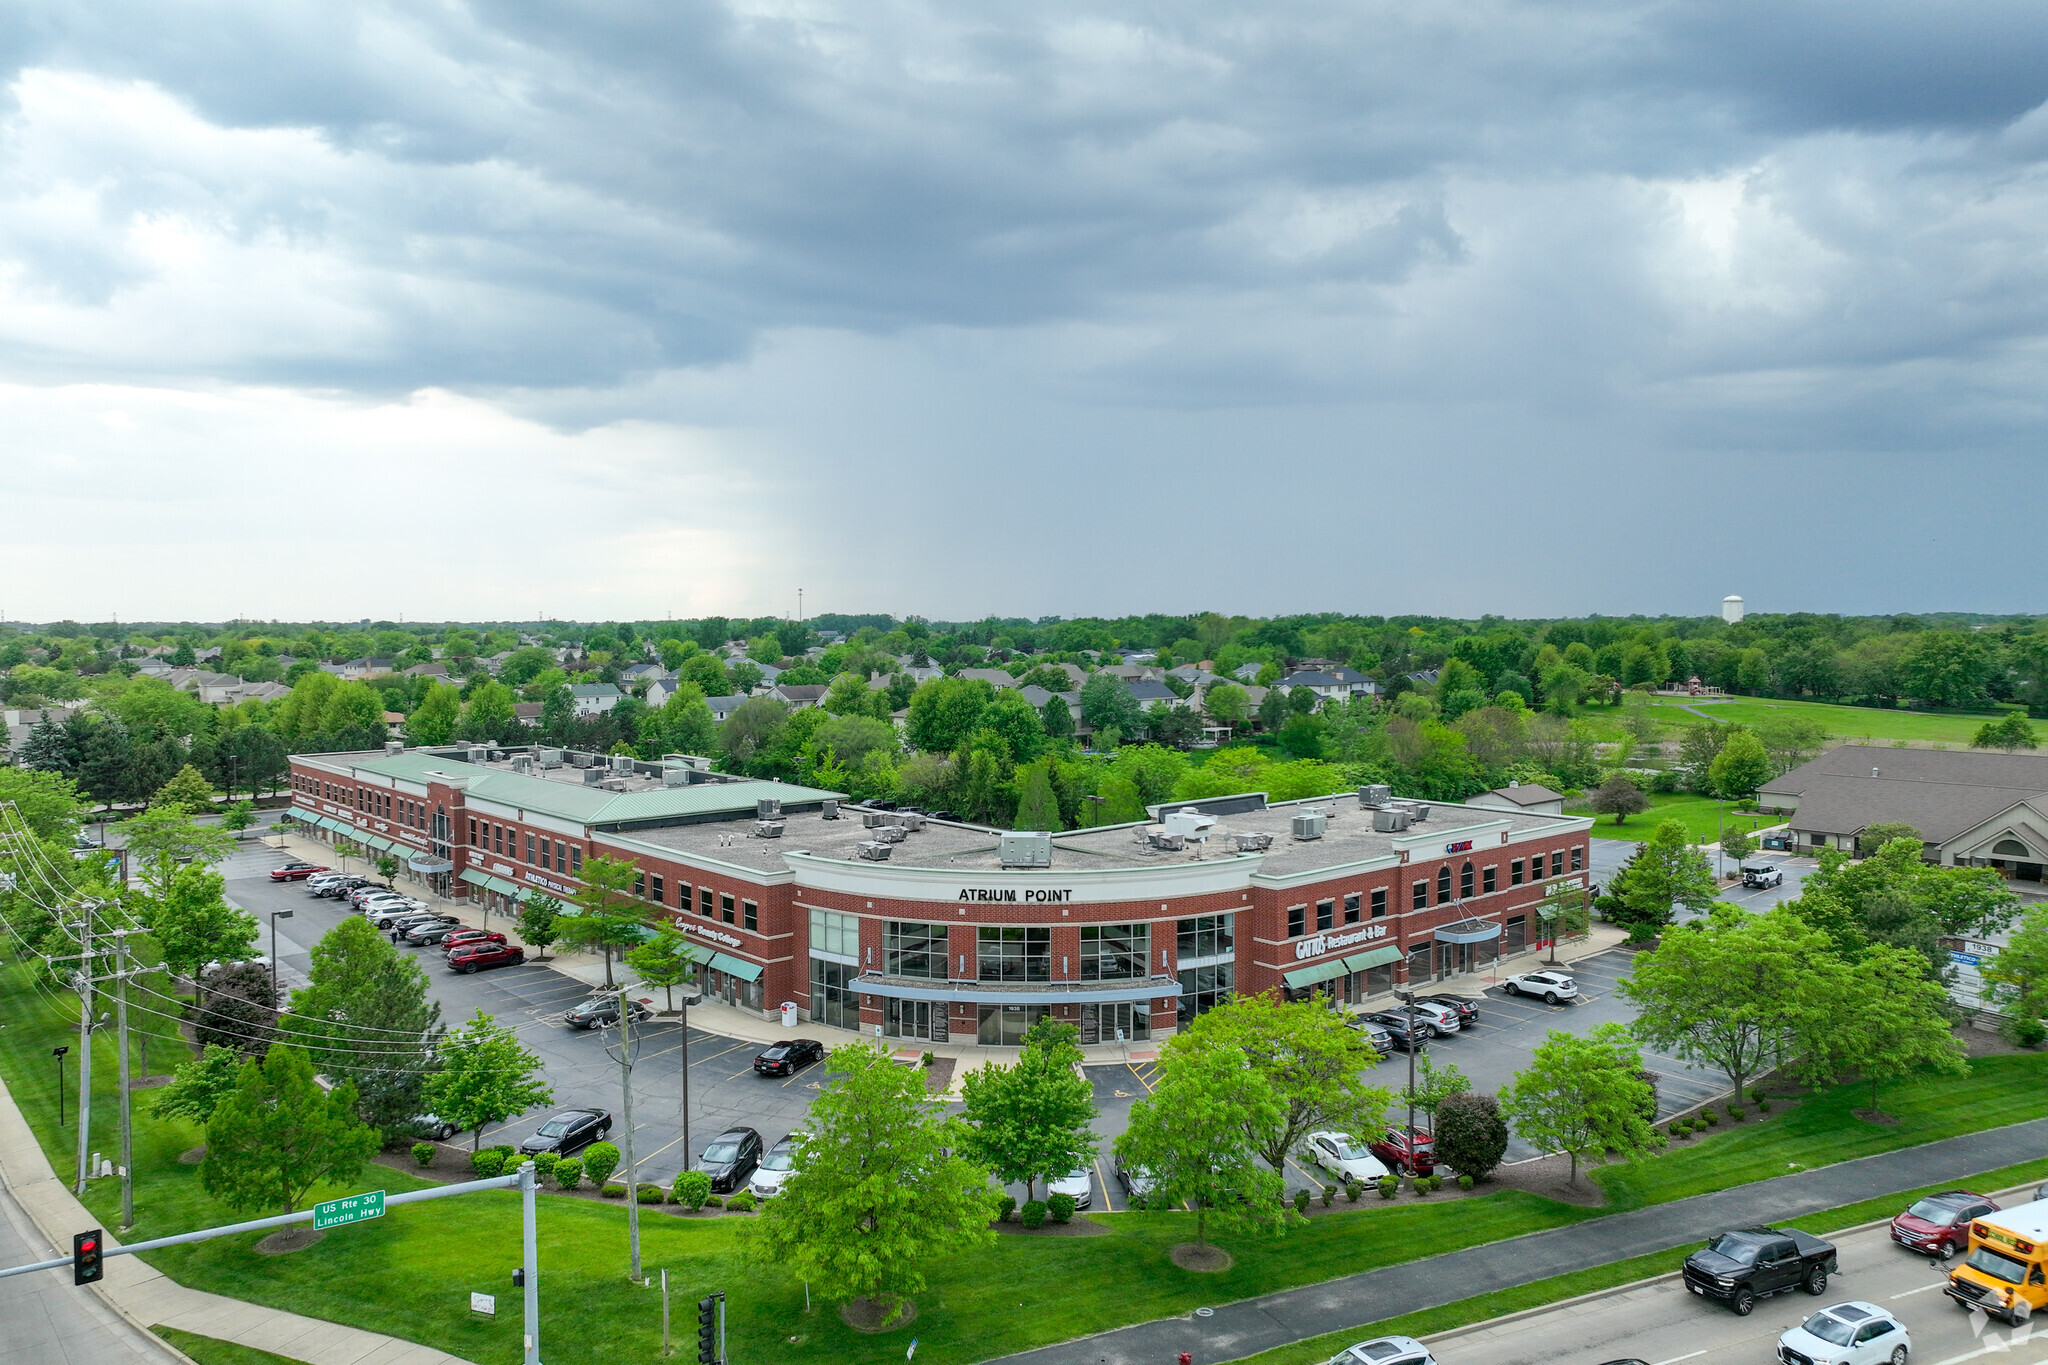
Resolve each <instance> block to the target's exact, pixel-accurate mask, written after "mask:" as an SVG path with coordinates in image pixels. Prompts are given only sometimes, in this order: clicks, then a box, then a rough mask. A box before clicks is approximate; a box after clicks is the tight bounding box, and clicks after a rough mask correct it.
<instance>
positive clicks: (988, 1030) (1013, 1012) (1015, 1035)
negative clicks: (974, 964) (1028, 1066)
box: [977, 1005, 1115, 1047]
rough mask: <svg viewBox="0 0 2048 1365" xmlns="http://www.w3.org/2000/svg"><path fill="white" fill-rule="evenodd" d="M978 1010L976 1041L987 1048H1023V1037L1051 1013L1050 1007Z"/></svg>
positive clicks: (1021, 1006)
mask: <svg viewBox="0 0 2048 1365" xmlns="http://www.w3.org/2000/svg"><path fill="white" fill-rule="evenodd" d="M979 1009H980V1014H981V1027H980V1030H979V1034H978V1039H977V1040H978V1041H979V1042H981V1043H982V1044H983V1045H984V1046H989V1047H1022V1046H1024V1035H1025V1034H1027V1033H1029V1032H1030V1031H1031V1026H1032V1025H1033V1024H1035V1023H1037V1022H1038V1021H1039V1020H1041V1019H1043V1018H1045V1017H1046V1016H1048V1015H1049V1014H1051V1013H1052V1006H1051V1005H982V1006H980V1007H979ZM1111 1036H1112V1037H1114V1036H1115V1035H1114V1034H1112V1035H1111Z"/></svg>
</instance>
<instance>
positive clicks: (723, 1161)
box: [529, 1128, 761, 1194]
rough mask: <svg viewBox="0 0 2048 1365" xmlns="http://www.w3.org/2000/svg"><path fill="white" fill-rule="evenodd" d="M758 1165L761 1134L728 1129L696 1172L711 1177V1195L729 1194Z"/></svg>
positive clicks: (712, 1141)
mask: <svg viewBox="0 0 2048 1365" xmlns="http://www.w3.org/2000/svg"><path fill="white" fill-rule="evenodd" d="M529 1140H530V1139H529ZM760 1164H761V1135H760V1134H759V1133H757V1132H755V1131H754V1130H753V1129H751V1128H728V1129H726V1130H725V1131H724V1132H722V1133H720V1134H719V1135H718V1136H717V1137H715V1138H713V1139H711V1145H710V1146H709V1147H706V1148H705V1149H704V1156H703V1159H702V1160H700V1161H698V1163H697V1169H698V1170H700V1171H702V1172H704V1173H705V1174H706V1175H708V1176H710V1177H711V1192H712V1193H713V1194H731V1193H732V1192H733V1191H734V1190H737V1189H738V1188H740V1186H742V1185H744V1184H746V1181H747V1177H748V1176H750V1175H752V1174H753V1173H754V1168H755V1167H756V1166H759V1165H760Z"/></svg>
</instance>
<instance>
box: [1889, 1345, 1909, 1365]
mask: <svg viewBox="0 0 2048 1365" xmlns="http://www.w3.org/2000/svg"><path fill="white" fill-rule="evenodd" d="M1892 1365H1906V1348H1905V1347H1903V1346H1894V1347H1892Z"/></svg>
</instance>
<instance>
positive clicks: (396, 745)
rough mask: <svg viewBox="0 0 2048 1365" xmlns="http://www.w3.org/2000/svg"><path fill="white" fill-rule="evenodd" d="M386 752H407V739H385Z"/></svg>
mask: <svg viewBox="0 0 2048 1365" xmlns="http://www.w3.org/2000/svg"><path fill="white" fill-rule="evenodd" d="M384 752H385V753H387V754H402V753H404V752H405V741H404V740H402V739H387V740H385V741H384Z"/></svg>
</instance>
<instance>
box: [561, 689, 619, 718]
mask: <svg viewBox="0 0 2048 1365" xmlns="http://www.w3.org/2000/svg"><path fill="white" fill-rule="evenodd" d="M625 695H626V694H625V693H623V692H621V691H619V689H618V688H617V687H615V686H613V685H612V684H611V683H571V684H569V701H570V704H571V705H572V706H573V707H574V708H575V713H576V718H577V719H578V720H581V719H583V718H584V717H586V716H601V715H603V714H604V713H605V712H607V711H609V710H611V709H612V708H613V707H614V706H617V705H618V704H619V701H620V699H621V698H623V697H624V696H625Z"/></svg>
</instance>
